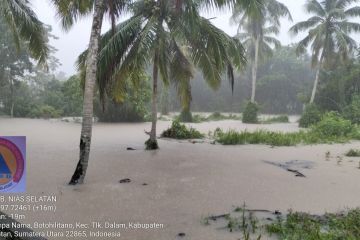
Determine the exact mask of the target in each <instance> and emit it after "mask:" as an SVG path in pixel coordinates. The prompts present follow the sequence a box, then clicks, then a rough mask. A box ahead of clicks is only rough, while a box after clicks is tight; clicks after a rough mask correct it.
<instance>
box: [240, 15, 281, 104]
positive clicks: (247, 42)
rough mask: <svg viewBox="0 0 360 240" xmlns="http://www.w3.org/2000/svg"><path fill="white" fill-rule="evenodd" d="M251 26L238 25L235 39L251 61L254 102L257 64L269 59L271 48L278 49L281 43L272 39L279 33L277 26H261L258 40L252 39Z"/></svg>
mask: <svg viewBox="0 0 360 240" xmlns="http://www.w3.org/2000/svg"><path fill="white" fill-rule="evenodd" d="M264 24H265V23H264ZM252 26H253V25H252V24H251V22H245V23H243V24H242V25H240V28H239V29H238V30H239V31H238V33H237V35H236V37H237V38H239V39H240V41H241V42H242V44H243V45H244V47H245V49H246V51H247V56H248V59H250V61H251V76H252V91H251V102H255V97H256V82H257V81H256V80H257V70H258V64H259V62H260V61H261V60H264V59H265V58H266V57H271V56H272V54H273V47H274V48H279V47H280V46H281V42H280V41H279V40H278V39H276V38H275V37H274V35H277V34H278V33H279V27H278V26H276V25H272V26H262V29H261V37H259V38H255V37H254V35H256V34H254V33H253V29H252ZM241 29H242V30H243V31H242V32H240V30H241Z"/></svg>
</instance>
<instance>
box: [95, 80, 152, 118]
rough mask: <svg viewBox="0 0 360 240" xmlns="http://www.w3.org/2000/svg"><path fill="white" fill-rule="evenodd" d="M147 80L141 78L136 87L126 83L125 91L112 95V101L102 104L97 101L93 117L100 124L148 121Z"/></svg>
mask: <svg viewBox="0 0 360 240" xmlns="http://www.w3.org/2000/svg"><path fill="white" fill-rule="evenodd" d="M149 85H150V84H149V79H148V78H147V77H145V76H144V77H143V78H142V79H141V80H139V83H138V85H135V84H134V83H132V82H130V81H129V82H128V83H127V84H126V86H125V88H126V91H125V92H124V93H121V94H120V95H117V94H116V89H114V91H115V93H113V96H114V97H113V99H107V100H106V102H105V105H104V103H100V102H99V101H97V104H96V105H95V115H96V116H97V117H98V118H99V121H101V122H142V121H144V120H148V115H149V113H148V109H149V107H148V105H149V104H148V103H149V101H150V95H151V91H150V87H149Z"/></svg>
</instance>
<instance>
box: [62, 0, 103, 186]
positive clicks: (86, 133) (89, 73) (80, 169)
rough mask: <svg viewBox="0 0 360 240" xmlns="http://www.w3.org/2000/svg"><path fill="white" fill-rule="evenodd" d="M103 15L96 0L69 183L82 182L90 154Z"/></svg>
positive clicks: (100, 0)
mask: <svg viewBox="0 0 360 240" xmlns="http://www.w3.org/2000/svg"><path fill="white" fill-rule="evenodd" d="M103 16H104V8H103V1H102V0H96V1H95V7H94V15H93V22H92V28H91V36H90V42H89V53H88V56H87V65H86V80H85V89H84V101H83V119H82V127H81V136H80V156H79V162H78V164H77V166H76V169H75V172H74V174H73V176H72V178H71V180H70V182H69V184H71V185H75V184H82V183H83V182H84V178H85V174H86V170H87V167H88V162H89V156H90V145H91V135H92V124H93V107H94V106H93V99H94V88H95V82H96V71H97V56H98V50H99V41H100V35H101V27H102V21H103Z"/></svg>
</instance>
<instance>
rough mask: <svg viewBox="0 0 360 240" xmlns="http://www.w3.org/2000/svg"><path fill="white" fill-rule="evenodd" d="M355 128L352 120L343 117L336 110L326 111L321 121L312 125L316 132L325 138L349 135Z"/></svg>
mask: <svg viewBox="0 0 360 240" xmlns="http://www.w3.org/2000/svg"><path fill="white" fill-rule="evenodd" d="M353 130H354V126H353V125H352V124H351V121H349V120H346V119H344V118H342V117H341V116H340V115H339V114H338V113H336V112H329V113H326V114H325V115H324V116H323V118H322V120H321V121H320V122H318V123H316V124H315V125H312V127H311V131H312V132H313V133H314V134H316V135H318V136H319V137H323V138H332V137H348V136H349V135H350V134H351V133H352V131H353Z"/></svg>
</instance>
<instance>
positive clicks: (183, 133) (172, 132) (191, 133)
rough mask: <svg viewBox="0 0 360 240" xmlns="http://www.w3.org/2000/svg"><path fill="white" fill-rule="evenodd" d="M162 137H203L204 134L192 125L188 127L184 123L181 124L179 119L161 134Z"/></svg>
mask: <svg viewBox="0 0 360 240" xmlns="http://www.w3.org/2000/svg"><path fill="white" fill-rule="evenodd" d="M161 137H165V138H175V139H199V138H203V137H204V135H203V134H201V133H200V132H199V131H197V130H196V129H194V128H192V127H190V128H187V127H186V126H185V125H184V124H181V123H180V122H179V121H173V122H172V124H171V127H170V128H169V129H167V130H165V131H164V132H163V133H162V134H161Z"/></svg>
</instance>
